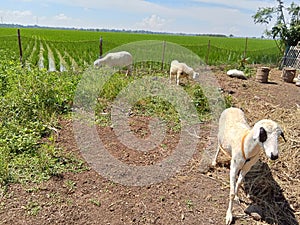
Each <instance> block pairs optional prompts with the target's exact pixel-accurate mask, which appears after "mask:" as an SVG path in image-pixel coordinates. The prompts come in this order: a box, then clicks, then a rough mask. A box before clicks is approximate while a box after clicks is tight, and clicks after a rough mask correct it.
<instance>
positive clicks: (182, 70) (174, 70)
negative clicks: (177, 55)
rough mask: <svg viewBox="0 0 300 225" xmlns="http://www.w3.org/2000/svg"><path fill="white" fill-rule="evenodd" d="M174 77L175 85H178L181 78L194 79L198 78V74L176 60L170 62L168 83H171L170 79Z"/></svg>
mask: <svg viewBox="0 0 300 225" xmlns="http://www.w3.org/2000/svg"><path fill="white" fill-rule="evenodd" d="M174 75H175V81H176V84H177V85H179V82H180V78H181V77H188V76H190V77H193V79H195V78H196V77H197V76H199V73H197V72H195V71H194V70H193V68H191V67H189V66H188V65H186V64H185V63H180V62H178V61H177V60H173V61H172V62H171V67H170V81H171V82H172V77H173V76H174Z"/></svg>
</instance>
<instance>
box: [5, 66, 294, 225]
mask: <svg viewBox="0 0 300 225" xmlns="http://www.w3.org/2000/svg"><path fill="white" fill-rule="evenodd" d="M212 70H213V72H214V74H215V75H216V77H217V79H218V81H219V84H220V87H221V88H222V89H223V90H224V92H225V93H226V94H228V93H230V95H231V98H232V100H233V102H234V104H235V105H236V106H238V107H242V108H243V109H244V110H245V112H246V115H247V116H248V118H249V122H250V123H253V122H254V121H256V120H258V119H261V118H263V117H272V116H274V115H275V113H276V111H278V110H279V111H280V112H285V113H288V115H285V114H284V113H281V117H282V120H281V122H284V121H286V120H285V117H288V116H289V114H290V113H292V114H293V115H295V114H296V113H298V114H299V108H297V105H296V104H298V105H300V88H299V87H296V86H295V85H293V84H288V83H284V82H282V81H281V78H280V73H281V72H280V71H277V70H276V69H272V71H271V73H270V79H269V80H270V81H271V82H270V83H268V84H261V83H258V82H256V81H255V79H254V78H251V79H249V80H238V79H234V78H229V77H227V76H226V75H225V72H222V71H220V70H219V69H218V68H213V69H212ZM284 110H287V111H284ZM258 112H259V113H258ZM298 114H297V115H298ZM298 120H299V117H298ZM298 124H299V122H298ZM61 125H62V129H61V131H60V132H59V138H58V140H57V145H58V146H59V147H61V148H63V149H65V151H66V152H72V153H74V154H76V155H78V156H79V157H80V154H79V151H78V149H77V146H76V142H75V140H74V136H73V133H72V123H71V121H62V122H61ZM289 125H290V124H286V125H284V128H285V129H286V131H287V133H288V134H290V136H291V135H295V136H293V137H290V138H291V139H295V146H296V147H295V149H296V150H298V149H299V146H298V145H297V140H299V132H298V131H299V127H296V128H293V129H296V130H297V132H298V133H295V134H294V133H292V131H291V130H289ZM137 126H138V125H137ZM140 126H141V128H143V127H144V126H145V124H140ZM202 129H203V132H202V138H201V139H199V143H198V146H197V152H196V153H195V155H194V157H193V158H192V159H191V160H190V161H189V163H188V164H187V165H186V166H185V167H184V168H183V169H182V170H181V171H180V172H179V173H178V174H177V175H176V176H174V177H172V178H170V179H168V180H166V181H164V182H162V183H159V184H154V185H149V186H144V187H138V186H137V187H130V186H124V185H121V184H117V183H114V182H112V181H110V180H108V179H106V178H103V177H102V176H100V175H99V174H97V173H96V172H95V171H94V170H92V169H91V170H89V171H86V172H82V173H76V174H73V173H67V174H63V175H62V176H60V177H53V178H51V179H50V180H49V181H47V182H44V183H42V184H40V185H35V186H30V187H21V186H20V185H12V186H10V187H9V193H10V194H9V196H8V197H7V198H3V199H2V201H1V204H0V224H14V225H17V224H31V225H34V224H38V225H42V224H113V225H114V224H163V225H167V224H171V225H174V224H188V225H192V224H200V225H202V224H203V225H206V224H224V222H225V214H226V209H227V204H228V194H229V186H228V184H229V181H228V179H229V175H228V173H229V169H228V167H226V164H225V166H222V165H219V166H218V167H217V168H216V169H214V170H210V171H208V172H207V173H205V174H202V173H200V172H199V167H200V166H201V162H202V161H201V158H202V151H203V149H204V148H205V147H206V146H207V145H208V142H209V140H208V139H207V136H208V133H209V127H208V126H205V124H204V125H203V127H202ZM98 132H99V134H100V136H101V138H102V140H103V142H104V143H105V144H106V146H109V147H110V151H112V152H114V150H115V151H116V152H117V151H119V153H115V154H119V155H118V157H119V158H120V160H123V161H124V162H129V163H130V162H131V160H133V159H134V160H145V161H146V162H147V163H150V164H151V163H153V161H151V160H152V158H151V157H150V156H149V155H147V154H146V155H138V156H137V155H134V154H133V153H126V152H125V151H121V150H120V144H119V143H117V141H115V136H114V132H113V131H112V129H110V128H103V129H99V130H98ZM170 137H172V136H170ZM175 139H176V138H175ZM175 141H176V140H175ZM298 143H299V142H298ZM172 144H174V140H173V139H172V138H170V139H169V140H168V142H167V143H166V146H170V147H171V146H172ZM288 144H289V145H291V144H292V141H290V142H289V143H288ZM282 146H283V147H287V145H286V144H282ZM297 146H298V147H297ZM298 153H299V150H298ZM166 154H167V153H166ZM129 156H130V157H129ZM131 157H132V158H131ZM134 157H136V158H134ZM297 157H298V159H300V158H299V156H298V155H297ZM262 161H263V162H268V161H267V160H266V159H265V158H262ZM268 163H269V162H268ZM283 163H284V162H281V161H280V160H279V162H278V163H277V164H276V165H275V166H274V165H270V164H268V165H267V164H266V163H260V164H259V165H258V166H257V168H256V170H254V171H252V176H251V175H250V176H249V177H248V178H247V180H245V183H244V190H242V191H241V196H242V204H241V205H237V204H235V205H234V215H235V217H236V222H235V224H237V225H242V224H280V225H289V224H292V225H296V224H298V222H296V220H299V217H300V215H299V212H300V205H299V201H300V194H299V193H300V191H299V190H298V189H299V188H300V186H299V184H300V182H299V179H300V177H299V175H297V174H295V175H293V174H288V177H289V178H288V179H290V180H286V181H285V180H284V179H283V178H282V177H284V176H283V175H282V174H281V173H282V170H281V167H280V166H282V165H283ZM296 163H297V162H296ZM288 165H289V164H288ZM294 166H295V168H296V169H297V167H296V166H297V165H294ZM268 168H270V171H272V172H270V171H269V170H268ZM298 169H299V166H298ZM260 170H263V171H267V173H264V174H266V177H263V174H261V171H260ZM257 171H259V173H258V174H255V172H257ZM285 171H286V173H288V171H287V170H285ZM296 172H297V170H296ZM296 172H295V173H296ZM253 174H254V175H255V176H253ZM272 174H273V176H272ZM260 176H261V178H260V179H258V178H259V177H260ZM253 177H255V179H254V180H255V181H253ZM271 178H272V179H271ZM267 179H271V180H270V182H271V185H270V186H266V184H265V183H263V182H264V181H265V180H267ZM253 182H254V183H255V184H256V185H261V186H258V189H256V190H262V189H266V192H267V193H264V198H262V197H260V195H259V193H254V192H253V189H252V187H253ZM274 184H276V185H277V186H276V185H274ZM289 188H290V189H289ZM279 189H280V190H283V191H284V192H282V191H280V190H279ZM290 190H294V192H292V191H290ZM247 193H248V194H250V195H252V198H251V199H248V198H246V194H247ZM270 196H271V197H272V196H273V198H274V196H275V197H276V199H275V200H276V201H274V203H273V202H268V201H269V198H271V197H270ZM259 200H260V201H259ZM253 202H255V204H256V205H259V202H268V204H267V206H270V208H268V207H266V208H263V209H264V211H263V213H262V214H263V216H264V218H263V220H262V221H255V220H254V219H253V218H252V217H251V216H248V215H246V214H245V213H244V210H245V209H246V208H247V207H248V206H249V205H251V204H252V203H253ZM276 202H279V203H280V204H276ZM265 205H266V204H265ZM265 205H263V204H262V205H261V207H263V206H265ZM272 207H273V209H275V208H276V207H279V210H281V211H283V212H285V214H282V215H281V214H280V213H279V214H276V215H274V214H272V213H273V211H272V210H273V209H271V208H272ZM289 210H290V211H289ZM293 210H294V211H293ZM35 212H36V213H35ZM35 214H36V215H35ZM269 215H272V216H271V217H270V218H268V216H269ZM294 217H295V218H294Z"/></svg>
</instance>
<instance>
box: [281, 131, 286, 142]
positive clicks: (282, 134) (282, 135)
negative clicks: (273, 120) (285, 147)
mask: <svg viewBox="0 0 300 225" xmlns="http://www.w3.org/2000/svg"><path fill="white" fill-rule="evenodd" d="M280 136H281V137H282V138H283V140H284V142H286V139H285V137H284V133H283V132H282V131H281V133H280Z"/></svg>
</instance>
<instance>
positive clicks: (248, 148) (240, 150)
mask: <svg viewBox="0 0 300 225" xmlns="http://www.w3.org/2000/svg"><path fill="white" fill-rule="evenodd" d="M279 135H281V136H282V138H283V139H284V140H285V138H284V134H283V131H282V129H281V128H280V126H279V125H278V124H277V123H276V122H274V121H272V120H269V119H263V120H260V121H258V122H257V123H256V124H255V125H254V126H253V128H252V129H251V128H250V126H249V125H248V123H247V121H246V118H245V115H244V112H243V111H242V110H240V109H238V108H233V107H232V108H229V109H226V110H224V111H223V112H222V114H221V116H220V119H219V132H218V150H217V153H216V155H215V158H214V159H213V162H212V165H213V166H215V165H216V162H217V157H218V153H219V150H220V149H221V150H222V151H224V152H225V153H229V155H231V164H230V195H229V206H228V209H227V213H226V224H227V225H229V224H231V222H232V218H233V217H232V204H233V200H236V201H238V200H239V198H238V189H239V186H240V184H241V182H242V180H243V179H244V177H245V175H246V174H247V172H248V171H249V170H250V169H251V167H252V166H253V165H254V164H255V163H256V162H257V161H258V159H259V152H260V147H262V148H263V149H264V151H265V153H266V155H267V157H268V158H270V159H271V160H275V159H277V158H278V136H279ZM237 175H238V179H237V180H236V177H237Z"/></svg>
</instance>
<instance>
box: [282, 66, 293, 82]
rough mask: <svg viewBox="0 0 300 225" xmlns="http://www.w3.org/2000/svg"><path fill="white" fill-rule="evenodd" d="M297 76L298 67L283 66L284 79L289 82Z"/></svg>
mask: <svg viewBox="0 0 300 225" xmlns="http://www.w3.org/2000/svg"><path fill="white" fill-rule="evenodd" d="M295 76H296V69H294V68H291V67H286V68H283V70H282V79H283V81H285V82H287V83H292V82H293V80H294V78H295Z"/></svg>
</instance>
